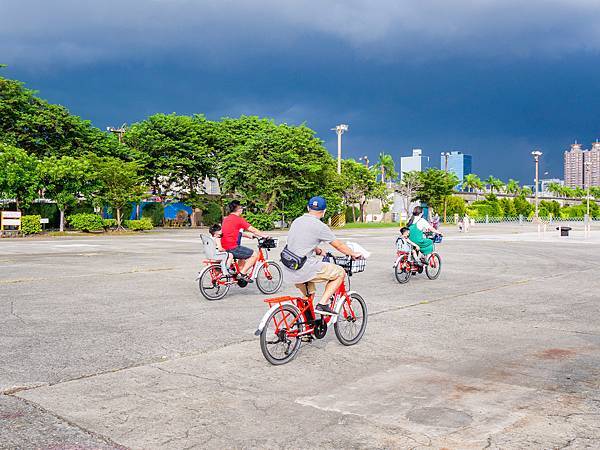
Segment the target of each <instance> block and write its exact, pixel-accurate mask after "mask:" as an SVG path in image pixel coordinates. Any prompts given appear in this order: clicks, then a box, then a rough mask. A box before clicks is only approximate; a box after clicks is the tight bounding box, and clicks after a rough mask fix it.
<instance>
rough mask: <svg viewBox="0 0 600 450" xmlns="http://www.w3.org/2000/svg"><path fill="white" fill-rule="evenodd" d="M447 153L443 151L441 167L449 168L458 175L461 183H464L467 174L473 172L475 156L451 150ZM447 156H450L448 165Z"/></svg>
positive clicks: (449, 170)
mask: <svg viewBox="0 0 600 450" xmlns="http://www.w3.org/2000/svg"><path fill="white" fill-rule="evenodd" d="M449 153H450V154H448V155H446V154H444V153H442V156H441V157H440V169H442V170H447V171H448V172H450V173H453V174H454V175H456V176H457V177H458V180H459V182H460V183H459V184H462V182H463V180H464V179H465V175H469V174H470V173H473V172H472V169H471V167H472V162H473V158H472V156H471V155H465V154H464V153H463V152H449ZM446 158H448V165H447V166H446Z"/></svg>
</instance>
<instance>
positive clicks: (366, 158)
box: [358, 155, 369, 169]
mask: <svg viewBox="0 0 600 450" xmlns="http://www.w3.org/2000/svg"><path fill="white" fill-rule="evenodd" d="M358 160H359V161H364V162H365V167H366V168H367V169H368V168H369V157H368V156H367V155H365V156H361V157H360V158H358Z"/></svg>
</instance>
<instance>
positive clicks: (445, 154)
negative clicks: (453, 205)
mask: <svg viewBox="0 0 600 450" xmlns="http://www.w3.org/2000/svg"><path fill="white" fill-rule="evenodd" d="M442 156H443V157H444V172H446V173H448V157H449V156H450V153H449V152H442ZM447 211H448V199H447V198H446V197H444V223H447Z"/></svg>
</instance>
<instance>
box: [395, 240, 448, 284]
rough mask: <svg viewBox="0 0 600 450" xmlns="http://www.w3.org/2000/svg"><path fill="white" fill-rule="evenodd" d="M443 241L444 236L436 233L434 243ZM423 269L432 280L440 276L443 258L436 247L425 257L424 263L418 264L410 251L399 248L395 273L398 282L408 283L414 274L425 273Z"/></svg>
mask: <svg viewBox="0 0 600 450" xmlns="http://www.w3.org/2000/svg"><path fill="white" fill-rule="evenodd" d="M441 241H442V237H441V236H440V235H436V236H435V237H434V239H433V242H434V244H436V243H439V242H441ZM423 270H425V274H426V275H427V278H429V279H430V280H435V279H436V278H437V277H439V276H440V272H441V270H442V260H441V258H440V255H439V254H438V253H436V252H435V247H434V251H433V252H432V253H430V254H429V255H427V256H426V257H425V262H424V264H417V262H416V261H414V260H413V258H412V257H411V255H410V253H409V252H405V251H402V250H398V251H397V252H396V262H395V263H394V274H395V275H396V280H397V281H398V283H400V284H405V283H408V282H409V281H410V279H411V277H412V276H413V275H416V274H418V273H423Z"/></svg>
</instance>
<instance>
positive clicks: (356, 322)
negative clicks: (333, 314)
mask: <svg viewBox="0 0 600 450" xmlns="http://www.w3.org/2000/svg"><path fill="white" fill-rule="evenodd" d="M343 302H344V303H343V304H342V308H341V310H340V313H339V314H338V319H337V322H336V323H335V325H334V326H333V327H334V329H335V335H336V336H337V338H338V341H340V343H341V344H343V345H354V344H356V343H357V342H358V341H360V339H361V338H362V337H363V334H365V329H366V328H367V304H366V303H365V301H364V300H363V298H362V297H361V296H360V295H358V294H357V293H356V292H353V293H352V294H350V295H349V296H347V297H346V298H345V299H344V300H343Z"/></svg>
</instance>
